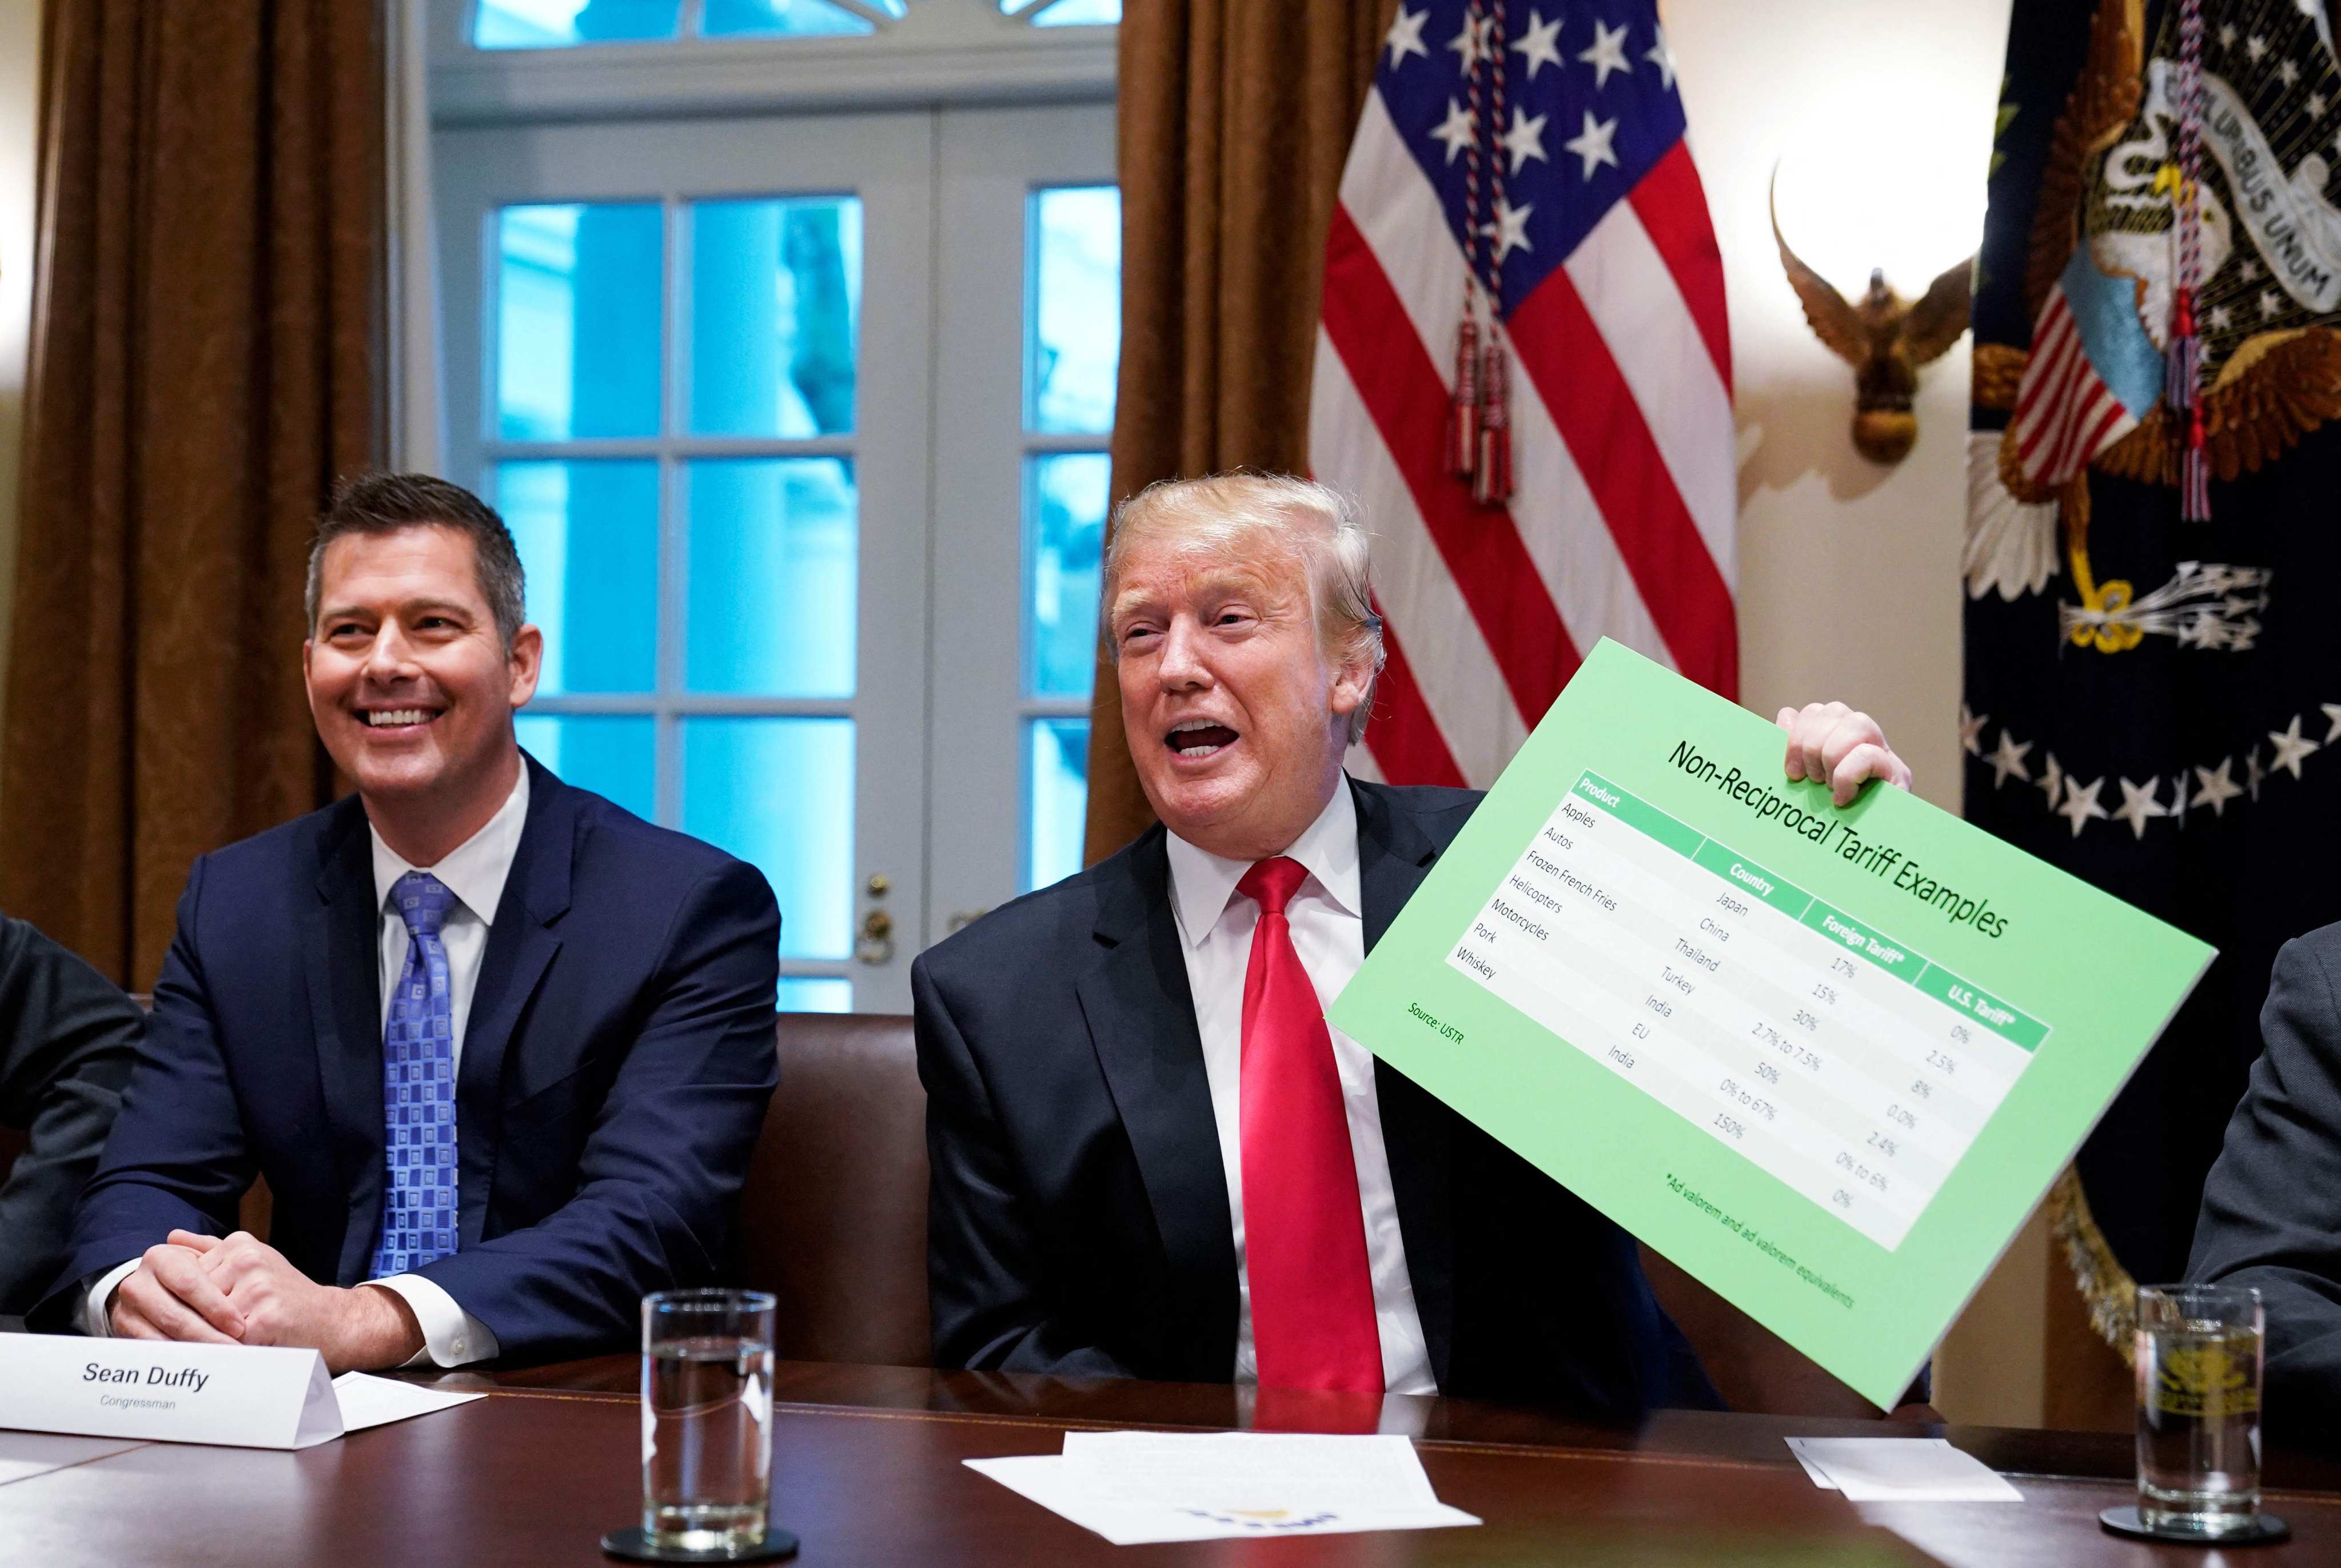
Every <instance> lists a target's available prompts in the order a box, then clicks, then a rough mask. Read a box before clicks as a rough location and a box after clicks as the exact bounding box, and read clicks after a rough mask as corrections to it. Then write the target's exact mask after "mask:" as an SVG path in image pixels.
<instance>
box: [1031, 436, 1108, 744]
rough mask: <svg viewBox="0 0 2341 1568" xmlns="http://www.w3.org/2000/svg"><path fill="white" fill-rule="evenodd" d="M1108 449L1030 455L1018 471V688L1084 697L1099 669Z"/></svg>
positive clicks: (1046, 694)
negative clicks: (1021, 529)
mask: <svg viewBox="0 0 2341 1568" xmlns="http://www.w3.org/2000/svg"><path fill="white" fill-rule="evenodd" d="M1111 468H1112V464H1111V461H1109V460H1108V459H1107V457H1106V454H1105V453H1103V452H1074V453H1071V454H1065V455H1060V456H1054V457H1036V458H1032V459H1031V460H1030V461H1029V462H1028V463H1027V466H1026V471H1025V475H1024V496H1025V506H1026V509H1027V511H1029V512H1030V514H1031V515H1030V516H1029V518H1028V519H1027V521H1026V523H1025V527H1026V533H1025V544H1024V573H1025V581H1024V604H1025V624H1026V631H1025V637H1024V694H1025V695H1026V696H1028V697H1084V698H1085V697H1087V696H1089V695H1090V688H1091V685H1092V684H1093V683H1094V680H1095V677H1096V673H1097V649H1098V630H1097V617H1098V567H1099V561H1100V557H1101V552H1102V551H1103V550H1104V548H1105V511H1106V492H1107V489H1108V486H1109V483H1110V481H1111Z"/></svg>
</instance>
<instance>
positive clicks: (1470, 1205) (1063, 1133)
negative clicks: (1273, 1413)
mask: <svg viewBox="0 0 2341 1568" xmlns="http://www.w3.org/2000/svg"><path fill="white" fill-rule="evenodd" d="M1104 577H1105V581H1104V602H1103V614H1104V620H1105V635H1106V638H1107V640H1108V649H1109V651H1110V653H1111V657H1112V659H1113V660H1114V662H1115V666H1116V673H1117V677H1118V680H1119V683H1120V689H1121V710H1122V723H1123V728H1124V732H1125V734H1126V736H1127V738H1128V740H1129V743H1130V750H1131V757H1132V759H1133V760H1134V761H1135V763H1136V767H1137V771H1138V777H1139V779H1140V782H1141V784H1142V785H1143V786H1144V788H1145V790H1146V797H1147V799H1148V801H1149V802H1150V803H1151V805H1152V806H1153V808H1154V809H1155V812H1156V814H1157V815H1158V816H1159V817H1160V818H1161V826H1160V827H1157V828H1154V829H1150V830H1149V831H1147V832H1146V833H1144V834H1143V835H1141V837H1140V838H1139V839H1138V840H1137V841H1136V842H1135V843H1133V844H1132V845H1131V846H1130V848H1128V849H1124V850H1122V851H1121V853H1120V854H1117V855H1115V856H1113V857H1111V858H1109V859H1107V860H1105V861H1103V862H1101V863H1100V864H1099V865H1097V866H1094V867H1092V868H1090V869H1089V870H1087V871H1084V872H1082V873H1081V874H1080V875H1079V876H1076V877H1072V878H1068V879H1067V880H1065V881H1063V882H1060V883H1058V884H1057V885H1056V886H1055V887H1053V888H1047V889H1044V890H1043V891H1041V892H1039V893H1035V894H1032V895H1031V896H1030V897H1028V898H1021V899H1019V900H1017V901H1016V902H1015V903H1013V904H1010V905H1008V906H1006V907H1005V908H1001V909H1000V910H998V911H996V912H994V913H993V914H991V915H990V916H987V917H986V918H983V919H981V920H980V921H977V922H976V923H975V924H974V925H972V926H971V927H970V928H967V929H966V930H965V931H963V932H961V933H960V934H959V935H957V936H955V937H953V938H951V939H950V940H948V941H946V942H943V943H942V944H941V945H940V946H938V947H936V948H933V949H932V950H931V951H930V952H928V953H926V954H925V955H924V956H922V957H921V958H920V959H919V961H918V963H917V964H916V965H914V966H913V967H912V970H911V988H912V994H913V996H914V997H915V998H916V1006H917V1009H918V1025H917V1027H918V1050H919V1069H920V1074H921V1077H922V1078H923V1079H924V1081H925V1083H926V1086H927V1092H928V1124H927V1126H928V1144H929V1150H930V1154H931V1163H932V1171H933V1176H932V1183H933V1185H932V1193H931V1203H930V1209H929V1216H930V1236H929V1269H928V1281H929V1292H930V1296H931V1302H932V1306H933V1324H934V1345H935V1358H936V1360H937V1362H938V1363H939V1364H941V1365H947V1366H970V1367H979V1368H1005V1369H1011V1370H1028V1371H1034V1372H1043V1373H1053V1374H1062V1375H1070V1376H1135V1377H1148V1378H1171V1379H1185V1380H1191V1381H1203V1382H1218V1383H1224V1382H1229V1381H1230V1380H1232V1381H1235V1382H1239V1383H1252V1382H1256V1383H1258V1384H1260V1385H1261V1386H1263V1387H1271V1388H1273V1387H1283V1388H1309V1389H1333V1390H1346V1391H1352V1392H1381V1391H1387V1392H1390V1393H1405V1394H1421V1393H1433V1392H1438V1393H1447V1394H1465V1395H1471V1396H1476V1397H1481V1398H1491V1399H1502V1400H1510V1401H1517V1402H1525V1403H1537V1404H1556V1405H1560V1406H1564V1407H1567V1408H1569V1409H1572V1410H1575V1411H1577V1412H1579V1413H1581V1414H1589V1415H1595V1416H1602V1417H1609V1418H1631V1417H1632V1416H1634V1415H1637V1414H1639V1413H1641V1412H1642V1411H1644V1410H1646V1409H1649V1408H1650V1407H1651V1406H1654V1405H1662V1404H1714V1403H1716V1399H1715V1394H1714V1391H1713V1389H1712V1388H1711V1387H1710V1386H1709V1384H1708V1381H1707V1379H1706V1376H1705V1374H1703V1373H1702V1372H1701V1370H1700V1369H1699V1366H1698V1361H1697V1358H1696V1357H1695V1356H1693V1355H1691V1353H1690V1351H1689V1346H1688V1345H1685V1344H1684V1342H1683V1340H1682V1337H1681V1335H1679V1333H1678V1332H1677V1331H1676V1330H1675V1327H1674V1325H1673V1324H1672V1323H1670V1322H1669V1320H1668V1319H1667V1317H1666V1315H1665V1314H1664V1313H1663V1312H1661V1311H1660V1310H1659V1306H1658V1305H1657V1303H1656V1302H1655V1301H1654V1300H1653V1299H1652V1297H1651V1295H1650V1291H1649V1285H1648V1284H1647V1282H1646V1281H1645V1280H1644V1279H1643V1277H1642V1273H1641V1269H1640V1266H1639V1262H1638V1261H1637V1256H1636V1253H1635V1250H1634V1244H1633V1241H1632V1238H1630V1237H1629V1236H1627V1235H1626V1234H1625V1233H1624V1232H1623V1231H1621V1230H1619V1228H1618V1227H1617V1226H1614V1225H1612V1224H1610V1223H1609V1221H1608V1220H1606V1219H1604V1218H1602V1217H1601V1216H1599V1215H1598V1214H1596V1213H1595V1212H1594V1211H1593V1210H1592V1209H1590V1208H1589V1207H1588V1206H1586V1205H1584V1204H1583V1203H1582V1202H1580V1201H1579V1199H1578V1198H1577V1197H1576V1196H1573V1195H1572V1194H1570V1193H1569V1192H1568V1191H1567V1190H1565V1189H1564V1188H1562V1187H1561V1186H1559V1185H1558V1184H1556V1183H1554V1182H1553V1181H1551V1180H1550V1179H1549V1178H1548V1177H1546V1176H1543V1175H1542V1174H1540V1173H1539V1172H1538V1171H1537V1170H1536V1169H1534V1168H1533V1167H1532V1166H1529V1164H1528V1162H1527V1161H1525V1160H1523V1159H1521V1158H1520V1157H1519V1156H1517V1155H1514V1154H1513V1153H1511V1152H1510V1151H1509V1150H1508V1149H1506V1148H1504V1147H1503V1146H1501V1145H1499V1144H1498V1143H1497V1142H1496V1141H1495V1140H1494V1139H1492V1138H1490V1137H1489V1136H1487V1135H1486V1134H1484V1133H1482V1132H1480V1131H1479V1129H1478V1128H1477V1127H1474V1126H1471V1125H1470V1124H1469V1123H1468V1122H1466V1121H1464V1120H1463V1119H1462V1118H1461V1117H1460V1116H1457V1115H1456V1114H1455V1113H1454V1112H1453V1111H1451V1110H1449V1109H1448V1108H1447V1107H1446V1106H1445V1105H1443V1104H1442V1103H1440V1102H1439V1101H1438V1100H1436V1099H1434V1098H1433V1097H1430V1095H1429V1094H1427V1093H1425V1092H1424V1091H1423V1090H1421V1089H1420V1088H1418V1087H1415V1086H1414V1085H1413V1084H1412V1083H1410V1081H1408V1080H1407V1079H1406V1078H1405V1077H1401V1076H1400V1075H1399V1074H1398V1073H1396V1072H1394V1071H1392V1070H1391V1069H1390V1067H1386V1066H1383V1065H1381V1064H1379V1063H1377V1062H1376V1061H1374V1059H1373V1058H1372V1057H1370V1055H1369V1054H1368V1053H1367V1052H1366V1051H1365V1050H1364V1048H1363V1047H1360V1046H1359V1045H1357V1043H1356V1042H1354V1041H1352V1040H1350V1039H1349V1038H1348V1037H1345V1036H1342V1035H1340V1034H1337V1033H1334V1032H1333V1031H1331V1030H1330V1029H1329V1028H1328V1027H1327V1026H1326V1024H1325V1021H1324V1017H1323V1008H1322V1007H1321V1006H1320V999H1323V998H1330V997H1332V996H1333V995H1334V994H1336V993H1337V992H1338V991H1339V990H1340V987H1342V985H1343V984H1345V983H1346V982H1347V981H1348V979H1349V978H1350V976H1351V975H1353V974H1355V973H1356V972H1357V970H1358V968H1359V966H1360V964H1361V963H1362V962H1363V961H1364V958H1365V953H1366V951H1367V949H1368V948H1371V947H1372V945H1373V944H1374V942H1375V941H1376V940H1378V939H1379V938H1380V936H1381V935H1382V933H1383V932H1384V931H1385V930H1387V929H1388V928H1389V926H1390V921H1391V919H1392V918H1394V917H1395V916H1396V915H1397V914H1398V911H1399V910H1400V908H1401V907H1402V906H1403V905H1404V904H1405V903H1406V900H1407V898H1409V896H1410V895H1411V894H1412V893H1413V891H1414V889H1415V888H1417V887H1419V886H1420V884H1421V882H1422V879H1423V878H1425V877H1426V876H1427V875H1429V874H1430V868H1431V866H1432V865H1433V863H1434V862H1436V860H1437V859H1438V858H1439V854H1440V853H1441V852H1442V851H1444V850H1445V849H1446V848H1447V846H1448V844H1449V842H1450V841H1452V839H1454V837H1455V834H1456V833H1457V831H1458V830H1459V829H1460V828H1461V827H1462V825H1463V823H1464V820H1465V819H1467V818H1468V817H1469V815H1470V813H1471V809H1472V808H1473V807H1474V806H1475V805H1476V804H1477V803H1478V801H1479V797H1478V796H1477V795H1476V794H1473V793H1471V792H1469V791H1466V790H1461V789H1390V788H1388V787H1386V786H1383V785H1380V784H1373V783H1367V782H1364V781H1361V780H1358V779H1350V778H1348V777H1346V776H1345V775H1344V773H1343V771H1342V759H1343V756H1344V753H1345V752H1346V751H1347V749H1348V748H1349V747H1350V745H1351V744H1353V743H1354V742H1355V741H1356V740H1357V739H1359V738H1360V736H1361V735H1362V734H1363V732H1364V729H1365V718H1366V714H1367V711H1368V710H1369V707H1370V701H1371V693H1372V688H1373V681H1374V678H1375V675H1376V673H1377V672H1378V671H1379V670H1380V668H1381V636H1380V617H1379V616H1378V615H1377V614H1375V612H1374V610H1373V607H1372V600H1371V593H1370V585H1369V581H1368V572H1367V536H1366V533H1365V531H1364V529H1363V528H1362V527H1361V526H1360V524H1359V523H1358V521H1357V520H1356V519H1355V517H1354V516H1352V515H1351V514H1350V511H1349V510H1348V509H1347V508H1346V506H1345V505H1344V504H1343V503H1342V502H1341V501H1340V498H1339V497H1337V496H1335V495H1334V494H1333V493H1332V492H1331V491H1327V490H1325V489H1323V488H1322V487H1321V486H1318V485H1314V484H1310V483H1306V482H1304V481H1299V480H1291V479H1277V478H1261V477H1256V476H1247V475H1234V476H1222V477H1219V478H1214V479H1207V480H1196V481H1184V482H1180V483H1177V484H1166V485H1158V486H1156V487H1154V488H1153V489H1151V490H1150V491H1146V492H1144V493H1143V494H1141V495H1140V496H1138V497H1137V498H1135V499H1134V500H1132V501H1130V502H1129V503H1128V504H1127V505H1126V506H1125V507H1124V508H1123V509H1122V511H1121V514H1120V515H1119V517H1118V518H1117V519H1116V523H1115V529H1114V533H1113V539H1112V542H1111V547H1110V548H1109V550H1108V552H1107V558H1106V564H1105V573H1104ZM1780 719H1781V722H1782V724H1783V725H1784V726H1785V727H1787V728H1788V730H1789V740H1788V762H1787V771H1788V777H1789V778H1791V779H1798V778H1807V777H1809V778H1812V779H1824V778H1825V779H1829V780H1830V781H1831V782H1832V783H1833V785H1834V786H1835V788H1836V793H1837V796H1838V801H1839V803H1840V804H1843V803H1845V802H1847V801H1849V800H1850V799H1852V798H1853V794H1854V792H1855V790H1856V789H1858V788H1859V787H1860V786H1861V784H1862V782H1863V781H1864V780H1865V779H1871V778H1886V779H1892V780H1893V781H1894V782H1896V783H1898V784H1907V783H1908V779H1909V771H1908V769H1907V768H1905V767H1904V766H1903V765H1902V763H1901V760H1900V759H1898V758H1897V757H1896V756H1895V755H1894V754H1893V753H1892V752H1891V751H1890V750H1888V749H1887V748H1886V746H1885V743H1884V737H1883V736H1882V735H1880V734H1879V733H1878V727H1877V726H1876V725H1875V724H1874V723H1872V722H1870V720H1869V719H1868V718H1867V717H1866V716H1864V715H1861V714H1858V713H1853V712H1851V711H1849V710H1847V709H1845V708H1844V707H1843V706H1841V705H1838V704H1830V705H1828V706H1826V707H1823V706H1815V707H1813V708H1809V709H1806V710H1802V711H1800V712H1798V711H1791V710H1783V711H1782V713H1781V715H1780Z"/></svg>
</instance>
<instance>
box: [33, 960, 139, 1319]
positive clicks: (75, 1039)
mask: <svg viewBox="0 0 2341 1568" xmlns="http://www.w3.org/2000/svg"><path fill="white" fill-rule="evenodd" d="M145 1030H146V1016H145V1014H144V1013H142V1012H141V1011H139V1008H138V1004H137V1003H135V1002H134V1001H132V1000H131V999H130V998H129V997H125V996H124V995H123V994H122V991H121V989H120V988H119V987H116V986H115V984H114V982H113V981H111V980H109V979H107V978H105V976H103V975H101V974H99V973H98V972H97V971H96V970H95V969H93V968H90V967H89V966H88V965H87V964H85V963H84V962H82V960H81V959H80V958H76V957H75V956H74V955H73V954H72V953H69V952H67V951H66V950H65V948H61V947H59V946H57V944H56V943H55V942H52V941H50V940H49V939H48V938H46V937H44V936H42V935H41V933H40V932H38V931H36V930H35V929H34V928H32V927H31V926H30V925H28V924H27V923H25V921H23V920H11V919H5V918H0V1126H7V1127H12V1128H15V1129H16V1130H18V1131H21V1132H23V1133H25V1134H26V1135H28V1136H27V1137H26V1140H25V1148H24V1152H23V1153H21V1154H20V1155H18V1156H16V1163H15V1167H14V1168H13V1169H9V1170H6V1171H0V1175H5V1176H6V1178H7V1185H6V1186H0V1313H5V1314H8V1315H18V1314H22V1313H25V1312H29V1311H31V1310H32V1306H33V1304H34V1303H35V1301H37V1300H39V1299H40V1295H41V1292H42V1291H43V1290H44V1289H45V1288H46V1287H47V1285H48V1283H49V1281H50V1279H51V1278H53V1277H54V1276H55V1274H56V1272H57V1268H58V1266H59V1265H62V1264H63V1263H64V1262H65V1235H66V1232H67V1231H68V1230H69V1229H70V1228H71V1227H72V1225H73V1216H74V1206H75V1204H76V1203H78V1202H79V1201H80V1200H81V1189H82V1187H83V1186H84V1185H85V1183H87V1182H88V1180H89V1176H90V1172H91V1171H93V1170H95V1169H96V1168H97V1156H98V1151H99V1150H101V1149H103V1148H104V1147H105V1135H106V1132H107V1129H109V1128H111V1127H112V1126H114V1116H115V1112H116V1111H118V1110H120V1109H121V1108H122V1086H123V1085H124V1084H125V1083H126V1082H128V1081H129V1078H130V1068H131V1065H132V1063H133V1062H134V1061H135V1060H136V1059H137V1057H138V1041H139V1037H141V1036H142V1035H144V1033H145Z"/></svg>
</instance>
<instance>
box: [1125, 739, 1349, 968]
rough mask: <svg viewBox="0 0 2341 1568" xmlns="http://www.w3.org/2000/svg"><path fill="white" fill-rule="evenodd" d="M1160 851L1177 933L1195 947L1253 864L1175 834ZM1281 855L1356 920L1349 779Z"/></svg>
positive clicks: (1223, 910) (1337, 906)
mask: <svg viewBox="0 0 2341 1568" xmlns="http://www.w3.org/2000/svg"><path fill="white" fill-rule="evenodd" d="M1164 848H1166V849H1169V851H1170V903H1171V907H1172V908H1174V909H1175V910H1176V911H1177V912H1178V917H1179V934H1180V936H1181V937H1182V938H1185V939H1186V943H1187V946H1188V947H1190V948H1200V947H1201V946H1202V945H1203V941H1204V939H1205V938H1208V937H1210V934H1211V932H1212V930H1213V929H1214V928H1216V927H1217V926H1218V925H1219V923H1220V915H1221V914H1223V913H1224V912H1225V911H1226V909H1227V907H1228V900H1229V898H1231V897H1233V896H1234V894H1235V890H1236V884H1237V883H1238V882H1240V881H1241V880H1243V875H1244V873H1245V872H1247V871H1249V870H1250V869H1251V866H1252V863H1251V862H1250V861H1249V860H1230V859H1227V858H1224V857H1221V856H1219V855H1214V854H1212V853H1211V852H1210V851H1209V850H1208V849H1197V848H1196V847H1195V846H1194V845H1192V844H1190V843H1188V842H1187V840H1185V839H1181V838H1180V837H1179V835H1178V834H1176V833H1172V834H1170V835H1169V836H1168V838H1167V839H1166V841H1165V844H1164ZM1284 853H1285V855H1286V857H1287V858H1290V859H1294V860H1298V861H1300V864H1301V866H1302V867H1303V868H1305V869H1306V870H1307V871H1308V873H1309V876H1310V880H1311V882H1313V883H1314V885H1315V886H1316V888H1317V890H1318V891H1319V892H1320V893H1322V894H1324V895H1325V897H1326V898H1330V899H1331V900H1332V902H1333V905H1334V907H1335V908H1339V909H1340V911H1341V912H1342V913H1343V914H1345V915H1348V916H1350V918H1359V911H1360V908H1362V905H1361V901H1360V894H1359V890H1358V803H1357V802H1356V801H1355V800H1354V799H1351V798H1350V779H1349V775H1347V774H1343V775H1342V777H1341V781H1340V784H1339V785H1338V786H1337V787H1336V788H1335V789H1334V790H1333V798H1332V799H1330V800H1328V801H1326V802H1325V809H1323V810H1322V811H1320V812H1319V813H1317V820H1315V821H1314V822H1311V823H1310V824H1309V827H1308V829H1307V830H1306V831H1305V832H1303V833H1302V834H1301V835H1300V838H1298V839H1294V840H1293V841H1292V844H1291V847H1290V849H1286V850H1285V851H1284ZM1304 886H1306V884H1304Z"/></svg>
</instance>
